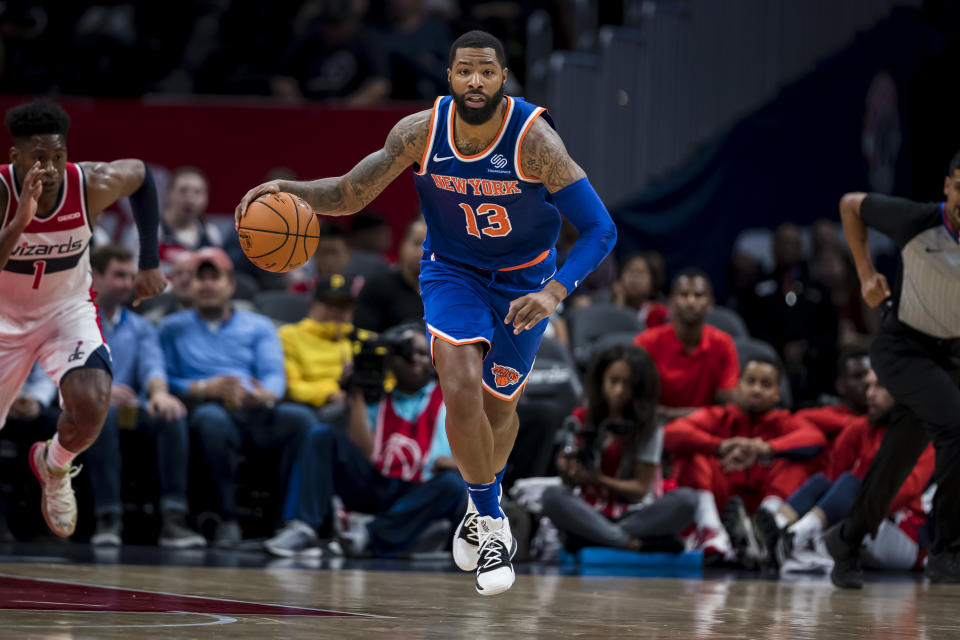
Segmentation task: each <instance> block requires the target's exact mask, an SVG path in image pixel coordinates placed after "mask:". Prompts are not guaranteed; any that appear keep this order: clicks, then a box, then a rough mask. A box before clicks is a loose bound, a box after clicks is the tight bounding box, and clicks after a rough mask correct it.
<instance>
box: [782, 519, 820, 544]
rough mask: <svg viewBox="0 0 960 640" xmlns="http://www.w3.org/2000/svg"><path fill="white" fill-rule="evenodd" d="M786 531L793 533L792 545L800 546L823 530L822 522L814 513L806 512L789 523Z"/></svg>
mask: <svg viewBox="0 0 960 640" xmlns="http://www.w3.org/2000/svg"><path fill="white" fill-rule="evenodd" d="M788 531H790V532H791V533H792V534H793V535H794V539H793V546H794V547H801V546H803V545H804V544H806V543H807V542H808V541H809V540H812V539H813V538H815V537H817V536H818V535H820V534H821V533H822V532H823V523H822V522H820V518H818V517H817V516H816V515H815V514H813V513H808V514H807V515H805V516H803V517H802V518H800V519H799V520H797V521H796V522H794V523H793V524H792V525H790V528H789V529H788Z"/></svg>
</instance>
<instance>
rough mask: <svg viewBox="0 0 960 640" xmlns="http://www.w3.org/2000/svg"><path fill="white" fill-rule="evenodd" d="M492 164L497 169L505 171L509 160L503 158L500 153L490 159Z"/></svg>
mask: <svg viewBox="0 0 960 640" xmlns="http://www.w3.org/2000/svg"><path fill="white" fill-rule="evenodd" d="M490 164H492V165H493V166H495V167H496V168H497V169H503V168H504V167H505V166H507V159H506V158H504V157H503V154H502V153H498V154H497V155H495V156H493V157H492V158H490Z"/></svg>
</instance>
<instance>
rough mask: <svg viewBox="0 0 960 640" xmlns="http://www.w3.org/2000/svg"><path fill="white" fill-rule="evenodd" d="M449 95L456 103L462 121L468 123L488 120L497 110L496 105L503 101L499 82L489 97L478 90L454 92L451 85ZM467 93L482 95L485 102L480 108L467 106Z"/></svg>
mask: <svg viewBox="0 0 960 640" xmlns="http://www.w3.org/2000/svg"><path fill="white" fill-rule="evenodd" d="M450 95H452V96H453V102H454V103H455V104H456V105H457V113H458V114H460V117H461V118H462V119H463V121H464V122H466V123H467V124H470V125H480V124H483V123H485V122H487V121H488V120H490V118H492V117H493V114H495V113H496V112H497V107H499V106H500V102H502V101H503V85H502V84H501V85H500V88H499V89H497V92H496V93H495V94H493V95H492V96H490V97H489V98H488V97H487V95H486V94H484V93H482V92H480V91H467V92H465V93H455V92H454V90H453V87H452V86H451V87H450ZM468 95H479V96H483V98H485V99H486V100H487V103H486V104H485V105H483V106H482V107H480V108H474V107H469V106H467V96H468Z"/></svg>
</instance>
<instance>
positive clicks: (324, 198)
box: [235, 109, 431, 227]
mask: <svg viewBox="0 0 960 640" xmlns="http://www.w3.org/2000/svg"><path fill="white" fill-rule="evenodd" d="M430 116H431V110H429V109H427V110H426V111H421V112H419V113H414V114H412V115H409V116H407V117H405V118H403V119H402V120H400V122H398V123H397V124H395V125H394V127H393V129H391V130H390V133H389V135H387V141H386V143H385V144H384V145H383V149H380V150H379V151H375V152H374V153H371V154H370V155H368V156H367V157H366V158H364V159H363V160H361V161H360V162H359V163H358V164H357V166H355V167H354V168H353V169H351V170H350V171H349V172H347V173H346V174H345V175H342V176H340V177H338V178H320V179H319V180H313V181H310V182H293V181H289V180H273V181H271V182H267V183H265V184H262V185H260V186H258V187H254V188H253V189H251V190H250V191H248V192H247V195H245V196H244V197H243V200H241V201H240V204H239V205H237V209H236V212H235V214H236V225H237V227H239V226H240V219H241V218H242V217H243V214H244V213H245V212H246V210H247V207H248V206H249V205H250V203H251V202H253V201H254V200H256V199H257V198H259V197H260V196H262V195H263V194H265V193H278V192H280V191H286V192H288V193H293V194H295V195H298V196H300V197H301V198H303V199H304V200H306V201H307V203H308V204H309V205H310V206H311V207H313V210H314V211H315V212H316V213H319V214H322V215H327V216H348V215H351V214H354V213H356V212H358V211H360V210H361V209H363V208H364V207H365V206H367V205H368V204H369V203H370V202H371V201H373V199H374V198H376V197H377V196H378V195H380V192H381V191H383V190H384V189H385V188H386V187H387V185H388V184H390V183H391V182H393V179H394V178H396V177H397V176H398V175H400V173H401V172H402V171H403V170H404V169H406V168H407V167H409V166H410V165H412V164H414V163H415V162H419V161H420V158H421V156H422V155H423V148H424V147H425V146H426V144H427V137H428V136H429V135H430Z"/></svg>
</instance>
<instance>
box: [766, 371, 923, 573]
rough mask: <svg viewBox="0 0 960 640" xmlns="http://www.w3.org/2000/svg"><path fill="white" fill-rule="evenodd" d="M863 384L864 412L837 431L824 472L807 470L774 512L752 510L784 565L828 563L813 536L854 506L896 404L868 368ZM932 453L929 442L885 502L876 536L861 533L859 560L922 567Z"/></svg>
mask: <svg viewBox="0 0 960 640" xmlns="http://www.w3.org/2000/svg"><path fill="white" fill-rule="evenodd" d="M866 383H867V392H866V396H867V414H866V415H865V416H858V417H856V418H854V419H853V421H852V423H851V424H850V425H849V426H847V427H846V428H845V429H844V430H843V432H842V433H841V434H840V436H839V437H838V438H837V441H836V444H835V446H834V449H833V455H832V456H831V459H830V466H829V468H828V470H827V473H826V474H822V473H818V474H815V475H813V476H811V477H810V479H809V480H807V481H806V482H805V483H804V484H803V486H801V487H800V488H799V489H797V490H796V491H795V492H794V493H793V495H791V496H790V497H789V498H787V500H786V502H784V503H783V504H782V505H781V506H780V509H779V510H778V511H777V513H776V514H768V513H764V514H763V515H762V516H761V514H759V513H758V514H757V525H758V528H759V529H760V533H761V534H762V535H763V536H764V537H765V543H766V545H767V548H768V549H771V550H773V549H775V550H776V553H775V556H776V561H777V563H778V564H779V566H780V569H781V570H782V571H787V572H789V571H791V570H792V571H797V570H806V571H809V570H813V569H816V568H821V569H822V568H826V567H828V566H829V565H830V564H832V563H831V562H830V558H829V556H828V555H827V554H826V553H823V552H820V553H818V546H817V544H816V541H817V539H818V538H819V537H820V535H821V534H822V533H823V532H824V531H825V530H826V529H827V528H828V527H831V526H833V525H835V524H837V523H838V522H840V520H842V519H843V517H844V516H846V515H847V513H849V511H850V509H852V508H853V503H854V501H855V500H856V497H857V492H858V491H859V490H860V482H861V481H862V480H863V477H864V475H866V473H867V470H868V469H869V468H870V465H871V464H872V463H873V458H874V456H875V455H876V454H877V450H878V449H879V448H880V443H881V442H882V441H883V436H884V434H885V433H886V431H887V427H886V423H887V420H888V418H889V415H890V410H891V409H892V408H893V404H894V401H893V396H891V395H890V393H889V392H888V391H887V390H886V389H885V388H884V387H882V386H880V383H879V382H878V381H877V375H876V374H875V373H874V372H873V371H872V370H870V371H868V373H867V376H866ZM935 459H936V454H935V452H934V449H933V445H932V444H928V445H927V448H926V449H925V450H924V452H923V453H922V454H921V455H920V458H919V460H918V461H917V464H916V466H915V467H914V468H913V471H912V472H911V473H910V475H909V476H908V477H907V479H906V481H905V482H904V483H903V486H901V487H900V491H899V493H897V495H896V497H894V499H893V502H891V503H890V510H889V519H887V520H884V521H883V522H882V523H881V524H880V529H879V530H878V532H877V534H876V535H875V536H869V537H867V538H866V540H865V548H864V552H863V560H864V565H865V566H868V567H872V568H875V569H901V570H903V569H913V568H920V566H922V562H923V559H924V557H925V555H926V547H927V546H928V545H929V543H930V538H931V537H932V536H925V537H924V538H923V539H922V538H921V535H920V534H921V531H922V530H923V529H924V525H925V524H926V522H927V516H926V513H925V512H924V510H923V506H922V504H921V500H920V497H921V495H922V494H923V491H924V489H925V488H926V486H927V484H928V483H929V482H930V479H931V477H932V476H933V468H934V462H935Z"/></svg>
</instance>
